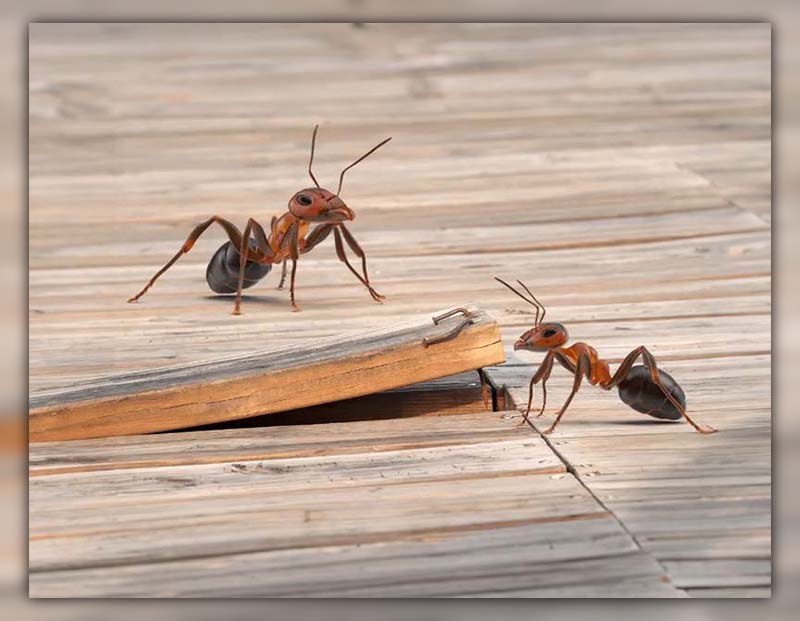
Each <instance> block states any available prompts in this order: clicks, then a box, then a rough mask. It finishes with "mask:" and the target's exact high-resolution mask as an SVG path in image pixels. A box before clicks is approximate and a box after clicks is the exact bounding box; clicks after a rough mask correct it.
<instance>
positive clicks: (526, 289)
mask: <svg viewBox="0 0 800 621" xmlns="http://www.w3.org/2000/svg"><path fill="white" fill-rule="evenodd" d="M517 282H518V283H519V285H520V286H521V287H522V288H523V289H525V291H527V292H528V295H529V296H531V299H532V300H533V301H534V302H536V303H537V304H538V305H539V307H540V308H541V309H542V317H541V318H540V319H539V321H538V322H537V324H536V325H537V326H538V325H539V324H540V323H542V322H543V321H544V314H545V313H546V312H547V310H545V308H544V304H542V303H541V302H540V301H539V300H537V299H536V296H535V295H533V294H532V293H531V290H530V289H528V287H527V286H526V285H525V283H524V282H520V281H519V280H518V281H517Z"/></svg>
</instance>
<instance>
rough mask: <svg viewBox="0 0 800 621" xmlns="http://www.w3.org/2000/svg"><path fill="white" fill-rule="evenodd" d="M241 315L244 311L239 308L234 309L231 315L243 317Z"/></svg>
mask: <svg viewBox="0 0 800 621" xmlns="http://www.w3.org/2000/svg"><path fill="white" fill-rule="evenodd" d="M241 314H242V311H240V310H239V309H238V308H234V309H233V312H232V313H231V315H241Z"/></svg>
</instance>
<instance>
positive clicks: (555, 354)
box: [495, 276, 717, 434]
mask: <svg viewBox="0 0 800 621" xmlns="http://www.w3.org/2000/svg"><path fill="white" fill-rule="evenodd" d="M495 280H497V281H498V282H499V283H501V284H503V285H505V286H506V287H508V288H509V289H510V290H511V291H513V292H514V293H516V294H517V295H518V296H519V297H521V298H522V299H523V300H525V301H526V302H527V303H528V304H530V305H532V306H533V307H535V308H536V318H535V319H534V327H533V328H531V329H530V330H527V331H526V332H524V333H523V334H522V336H520V337H519V339H517V341H516V342H515V343H514V351H517V350H518V349H524V350H528V351H546V352H547V353H546V354H545V357H544V360H542V363H541V364H540V365H539V368H538V369H537V371H536V373H534V375H533V377H532V378H531V383H530V388H529V392H528V408H527V410H526V411H525V417H524V418H523V422H526V423H528V424H529V425H531V422H530V420H529V419H528V416H529V415H530V412H531V404H532V403H533V387H534V385H535V384H538V383H539V382H542V393H543V396H542V407H541V409H540V410H539V413H538V414H537V417H539V416H541V415H542V414H543V413H544V408H545V405H546V404H547V386H546V383H547V379H548V378H549V377H550V372H551V371H552V370H553V362H554V361H555V360H557V361H558V362H559V363H560V364H561V366H562V367H564V368H565V369H566V370H567V371H569V372H570V373H572V374H574V375H575V380H574V382H573V383H572V392H571V393H570V395H569V397H567V400H566V402H565V403H564V405H563V406H562V408H561V410H559V412H558V415H557V416H556V419H555V420H554V421H553V424H552V425H550V427H548V428H547V429H545V430H544V432H543V433H545V434H549V433H551V432H552V431H553V430H554V429H555V428H556V425H558V421H559V420H561V417H562V416H563V415H564V412H566V410H567V408H568V407H569V404H570V403H571V402H572V399H573V397H574V396H575V394H576V393H577V392H578V389H579V388H580V387H581V380H582V379H583V377H584V376H585V377H586V379H587V380H588V381H589V383H590V384H592V385H593V386H600V388H603V389H605V390H611V389H612V388H613V387H614V386H617V387H618V390H619V397H620V399H622V401H623V403H625V404H626V405H628V406H630V407H631V408H633V409H634V410H636V411H637V412H642V413H644V414H648V415H650V416H653V417H654V418H660V419H667V420H680V419H681V418H685V419H686V422H687V423H689V424H690V425H691V426H692V427H694V428H695V430H696V431H699V432H700V433H714V432H715V431H717V430H716V429H714V428H713V427H708V426H701V425H698V424H697V423H695V422H694V421H693V420H692V419H691V418H689V415H688V414H687V413H686V395H685V394H684V392H683V390H682V389H681V387H680V386H679V385H678V383H677V382H676V381H675V380H674V379H673V378H672V376H671V375H670V374H669V373H667V372H666V371H662V370H661V369H659V368H658V367H657V366H656V359H655V357H654V356H653V354H651V353H650V352H649V351H648V350H647V348H646V347H644V346H640V347H637V348H636V349H634V350H633V351H632V352H631V353H629V354H628V355H627V356H626V357H625V359H624V360H623V361H622V363H620V365H619V367H618V368H617V372H616V373H614V375H613V376H612V375H611V371H610V370H609V368H608V363H607V362H605V361H604V360H602V359H600V358H599V357H598V355H597V350H595V349H594V348H593V347H591V346H589V345H587V344H586V343H575V344H574V345H572V346H570V347H564V345H565V344H566V342H567V340H568V339H569V336H568V334H567V329H566V328H565V327H564V326H563V325H562V324H560V323H555V322H547V323H543V321H544V315H545V312H546V311H545V308H544V305H543V304H542V303H541V302H539V300H537V299H536V297H535V296H534V295H533V293H531V291H530V289H528V287H526V286H525V285H524V284H522V283H521V282H520V281H519V280H518V281H517V283H518V284H519V285H520V286H521V287H522V288H523V289H524V290H525V291H526V292H527V294H528V295H529V296H530V298H527V297H525V296H524V295H523V294H522V293H520V292H519V291H517V290H516V289H514V287H512V286H511V285H509V284H508V283H507V282H505V281H503V280H501V279H499V278H497V277H496V276H495ZM540 310H541V312H542V314H541V317H540V316H539V311H540ZM639 356H641V357H642V362H643V363H644V365H637V366H633V363H634V362H636V360H637V359H638V358H639ZM531 426H533V425H531Z"/></svg>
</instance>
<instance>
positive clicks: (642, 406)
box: [618, 365, 686, 420]
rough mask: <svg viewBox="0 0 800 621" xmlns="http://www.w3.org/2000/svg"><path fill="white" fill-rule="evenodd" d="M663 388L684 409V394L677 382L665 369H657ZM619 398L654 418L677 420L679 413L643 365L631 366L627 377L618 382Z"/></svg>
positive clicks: (679, 416)
mask: <svg viewBox="0 0 800 621" xmlns="http://www.w3.org/2000/svg"><path fill="white" fill-rule="evenodd" d="M658 377H659V378H660V379H661V383H662V384H663V385H664V388H665V389H666V390H667V392H669V393H670V394H671V395H672V398H673V399H675V401H677V402H678V403H680V404H681V406H682V407H683V408H684V409H686V395H685V394H684V392H683V389H682V388H681V387H680V386H678V382H676V381H675V380H674V379H672V376H671V375H670V374H669V373H667V372H666V371H662V370H661V369H659V370H658ZM618 386H619V398H620V399H622V401H623V402H624V403H626V404H627V405H629V406H630V407H632V408H633V409H634V410H636V411H637V412H642V413H644V414H649V415H650V416H654V417H655V418H664V419H667V420H678V419H679V418H681V413H680V412H679V411H678V410H677V408H676V407H675V406H674V405H672V403H671V402H670V401H669V399H667V397H666V396H665V395H664V393H663V392H662V391H661V389H660V388H659V387H658V385H657V384H656V383H655V382H653V380H652V379H650V371H649V370H648V369H647V367H645V366H643V365H637V366H635V367H633V368H632V369H631V370H630V372H629V373H628V375H627V377H626V378H625V379H624V380H623V381H621V382H620V383H619V385H618Z"/></svg>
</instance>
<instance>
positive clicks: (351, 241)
mask: <svg viewBox="0 0 800 621" xmlns="http://www.w3.org/2000/svg"><path fill="white" fill-rule="evenodd" d="M339 226H340V227H341V229H342V235H343V236H344V240H345V241H346V242H347V245H348V246H350V249H351V250H352V251H353V252H355V254H356V256H357V257H359V258H360V259H361V269H362V271H363V272H364V276H363V278H362V277H360V276H359V277H358V279H359V280H360V281H361V282H362V283H364V285H365V286H366V287H367V289H369V293H370V295H371V296H372V299H374V300H375V301H376V302H380V301H381V300H385V299H386V296H385V295H381V294H380V293H378V292H377V291H375V289H373V287H372V285H371V284H370V283H369V275H368V274H367V255H366V254H365V253H364V251H363V250H362V248H361V246H360V245H359V244H358V242H357V241H356V238H355V237H353V234H352V233H351V232H350V231H349V230H348V228H347V227H346V226H345V225H344V224H340V225H339ZM351 271H353V273H355V270H353V269H352V268H351ZM356 275H357V274H356Z"/></svg>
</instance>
